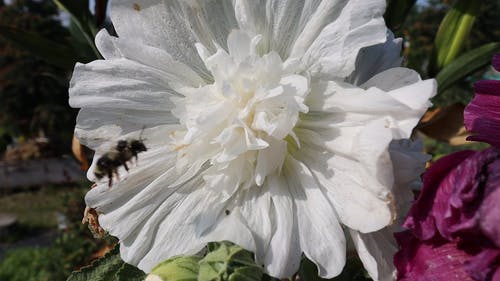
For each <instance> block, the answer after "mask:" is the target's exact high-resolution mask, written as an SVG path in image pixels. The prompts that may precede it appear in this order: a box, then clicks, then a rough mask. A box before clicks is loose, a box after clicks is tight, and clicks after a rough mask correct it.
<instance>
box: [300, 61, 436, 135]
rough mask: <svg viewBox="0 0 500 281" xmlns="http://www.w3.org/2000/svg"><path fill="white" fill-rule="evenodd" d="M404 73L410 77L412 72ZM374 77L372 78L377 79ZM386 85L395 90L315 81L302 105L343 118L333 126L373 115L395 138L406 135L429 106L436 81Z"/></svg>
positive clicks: (389, 71) (354, 121)
mask: <svg viewBox="0 0 500 281" xmlns="http://www.w3.org/2000/svg"><path fill="white" fill-rule="evenodd" d="M383 73H387V74H379V75H387V76H390V75H389V74H391V73H392V74H391V75H394V72H393V70H392V69H390V70H387V71H385V72H383ZM405 73H407V74H409V75H410V77H414V75H413V74H414V72H413V71H410V72H405ZM376 77H377V76H376ZM376 77H374V78H372V79H376V80H377V78H376ZM391 81H392V80H391ZM369 82H370V81H368V82H367V83H369ZM401 83H406V81H404V80H403V81H402V82H401ZM389 85H391V87H396V89H394V90H391V91H389V92H383V91H382V90H380V89H379V88H375V87H372V88H369V89H367V90H363V89H361V88H355V87H353V86H352V85H350V84H346V83H341V82H334V81H329V82H319V83H316V84H315V85H313V88H312V90H311V94H310V95H309V96H308V100H307V102H306V104H307V105H308V106H309V108H310V109H311V110H313V111H327V112H333V113H336V115H334V116H333V117H334V118H337V119H342V117H343V118H344V120H341V121H337V122H339V123H340V124H338V125H337V126H341V127H342V126H343V125H342V123H344V124H346V125H349V126H352V125H353V124H356V122H357V123H358V124H363V123H366V122H367V121H370V120H373V119H374V118H384V119H386V120H387V122H388V123H387V127H388V128H391V129H394V130H395V132H394V136H395V138H397V139H399V138H409V137H410V135H411V132H412V131H413V128H414V127H415V126H416V124H417V123H418V121H419V120H420V117H421V116H422V115H423V113H424V112H425V111H426V110H427V108H428V107H429V106H430V105H431V103H430V102H429V98H430V97H432V96H434V95H435V94H436V82H435V80H425V81H419V82H417V83H413V84H410V85H408V86H404V87H400V88H397V87H398V86H400V85H397V83H392V84H389ZM382 88H383V87H382ZM327 117H328V118H331V117H329V116H327ZM307 122H309V123H311V122H310V121H307Z"/></svg>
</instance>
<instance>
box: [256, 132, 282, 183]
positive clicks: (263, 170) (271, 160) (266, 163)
mask: <svg viewBox="0 0 500 281" xmlns="http://www.w3.org/2000/svg"><path fill="white" fill-rule="evenodd" d="M267 142H268V143H269V147H267V148H264V149H261V150H259V152H258V156H257V165H256V167H255V181H256V183H257V185H259V186H261V185H262V183H263V182H264V179H265V178H266V176H268V175H270V174H272V173H276V172H277V171H280V170H281V165H282V164H283V161H284V160H285V156H286V148H287V143H286V142H285V141H282V140H276V139H274V138H269V140H267Z"/></svg>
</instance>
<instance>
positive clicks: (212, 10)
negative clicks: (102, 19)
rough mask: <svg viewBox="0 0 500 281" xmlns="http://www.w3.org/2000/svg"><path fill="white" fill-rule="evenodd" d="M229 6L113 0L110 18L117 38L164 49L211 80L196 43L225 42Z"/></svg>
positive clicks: (232, 23) (230, 18) (230, 15)
mask: <svg viewBox="0 0 500 281" xmlns="http://www.w3.org/2000/svg"><path fill="white" fill-rule="evenodd" d="M216 2H217V3H216ZM231 5H232V4H231V2H229V1H179V0H172V1H161V0H148V1H141V2H140V4H139V3H136V2H134V1H130V0H124V1H115V2H112V3H111V20H112V22H113V24H114V27H115V29H116V31H117V33H118V36H119V37H122V38H125V39H129V40H136V41H139V42H141V43H143V44H144V45H149V46H153V47H156V48H159V49H162V50H165V51H166V52H167V53H169V54H170V55H172V57H174V59H175V60H177V61H180V62H182V63H184V64H186V65H189V66H191V67H192V68H193V70H195V71H196V72H197V73H199V74H200V75H201V76H202V77H204V78H206V79H210V74H209V73H208V71H207V69H206V68H205V65H204V64H203V62H202V60H201V58H200V57H199V55H198V52H197V50H196V48H195V43H197V42H205V43H206V44H207V45H208V44H209V43H211V42H209V41H212V40H210V39H214V40H213V41H215V42H217V41H219V40H223V42H225V39H226V38H227V33H228V32H229V31H230V30H231V29H232V28H233V27H235V18H234V9H233V8H231ZM219 25H220V26H219ZM215 26H217V28H214V27H215ZM223 46H225V44H223ZM207 47H209V46H207Z"/></svg>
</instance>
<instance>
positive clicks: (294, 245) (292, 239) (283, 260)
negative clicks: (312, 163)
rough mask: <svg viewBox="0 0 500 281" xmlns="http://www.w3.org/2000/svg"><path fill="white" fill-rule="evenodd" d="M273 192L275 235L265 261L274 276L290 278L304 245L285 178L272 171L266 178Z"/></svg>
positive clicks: (272, 216) (267, 269) (296, 267)
mask: <svg viewBox="0 0 500 281" xmlns="http://www.w3.org/2000/svg"><path fill="white" fill-rule="evenodd" d="M265 185H267V186H268V190H269V193H270V195H271V206H272V209H271V212H270V215H271V218H272V222H273V235H272V237H271V241H270V243H269V247H268V249H267V252H266V255H265V258H264V265H265V270H266V272H268V273H269V274H270V275H271V276H273V277H277V278H289V277H290V276H292V275H293V274H295V273H296V272H297V270H298V269H299V265H300V257H301V249H300V242H299V237H298V226H297V218H296V215H295V212H296V210H295V206H294V203H293V201H292V197H291V194H290V192H289V191H288V186H287V183H286V181H285V178H283V177H280V176H277V175H273V176H269V177H268V178H267V180H266V182H265Z"/></svg>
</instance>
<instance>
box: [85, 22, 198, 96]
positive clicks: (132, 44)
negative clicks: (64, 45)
mask: <svg viewBox="0 0 500 281" xmlns="http://www.w3.org/2000/svg"><path fill="white" fill-rule="evenodd" d="M95 41H96V45H97V48H98V49H99V51H100V52H101V54H102V55H103V57H104V58H105V59H106V60H113V59H120V58H125V59H129V60H131V61H134V62H137V63H140V64H142V65H145V66H148V67H151V68H154V69H157V70H159V71H161V72H163V76H164V77H163V78H166V79H168V82H169V84H170V85H171V87H172V86H173V87H175V86H177V85H179V86H193V87H196V86H200V85H204V84H205V81H204V80H203V79H202V78H201V77H200V76H199V75H198V74H197V73H196V72H195V71H194V70H193V69H191V68H190V67H189V66H187V65H186V64H184V63H182V62H179V61H177V60H175V59H174V58H173V57H172V56H171V55H170V54H169V53H167V52H166V51H165V50H163V49H160V48H157V47H153V46H150V45H147V44H144V43H143V42H140V41H137V40H134V39H127V38H118V37H113V36H111V35H109V34H108V32H107V31H106V30H105V29H102V30H101V31H99V33H97V35H96V39H95Z"/></svg>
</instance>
